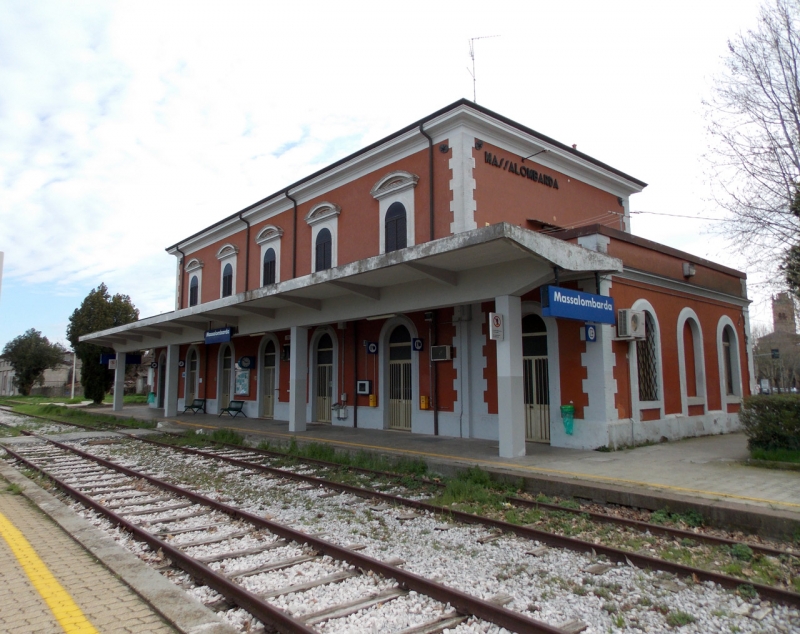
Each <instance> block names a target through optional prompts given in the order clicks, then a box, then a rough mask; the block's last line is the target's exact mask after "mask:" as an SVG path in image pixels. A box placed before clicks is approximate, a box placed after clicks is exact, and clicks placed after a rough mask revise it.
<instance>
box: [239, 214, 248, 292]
mask: <svg viewBox="0 0 800 634" xmlns="http://www.w3.org/2000/svg"><path fill="white" fill-rule="evenodd" d="M243 213H244V212H242V213H240V214H239V220H241V221H242V222H243V223H245V224H246V225H247V243H246V246H245V248H244V290H245V293H246V292H247V291H249V290H250V222H249V221H248V220H245V219H244V218H243V217H242V214H243Z"/></svg>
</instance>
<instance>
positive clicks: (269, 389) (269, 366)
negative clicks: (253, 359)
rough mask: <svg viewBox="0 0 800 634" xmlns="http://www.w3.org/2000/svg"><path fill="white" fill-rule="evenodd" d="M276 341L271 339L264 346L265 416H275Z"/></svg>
mask: <svg viewBox="0 0 800 634" xmlns="http://www.w3.org/2000/svg"><path fill="white" fill-rule="evenodd" d="M275 354H276V353H275V342H274V341H272V340H271V339H270V340H269V341H267V345H266V346H264V359H263V362H264V366H263V370H262V381H261V385H262V392H261V394H262V399H261V402H262V407H261V415H262V416H263V417H264V418H273V417H274V416H275Z"/></svg>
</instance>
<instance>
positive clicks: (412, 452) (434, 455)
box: [167, 419, 800, 508]
mask: <svg viewBox="0 0 800 634" xmlns="http://www.w3.org/2000/svg"><path fill="white" fill-rule="evenodd" d="M167 422H170V423H175V424H177V425H190V426H192V427H202V428H211V429H213V428H214V427H213V426H208V425H201V424H199V423H190V422H187V421H182V420H181V421H178V420H169V419H167ZM228 429H232V430H233V431H241V432H244V433H247V434H261V435H263V436H278V437H281V438H297V436H296V435H295V434H284V433H283V432H278V431H261V430H257V429H243V428H241V427H228ZM303 440H314V441H318V442H324V443H330V444H334V445H345V446H348V447H357V448H360V449H375V450H378V451H388V452H390V453H404V454H410V455H414V456H427V457H429V458H444V459H447V460H460V461H461V462H474V463H480V464H482V465H485V466H491V467H508V468H509V469H522V470H525V471H531V472H533V473H547V474H555V475H561V476H569V477H573V478H584V479H590V480H592V479H593V480H603V481H606V482H611V483H620V482H621V483H624V484H630V485H633V486H640V487H641V486H647V487H653V488H656V489H666V490H669V491H680V492H682V493H696V494H700V495H708V496H712V497H724V498H730V499H733V500H746V501H748V502H761V503H764V504H771V505H778V506H791V507H794V508H800V504H797V503H795V502H781V501H778V500H766V499H764V498H754V497H748V496H745V495H736V494H734V493H721V492H719V491H704V490H703V489H690V488H687V487H680V486H674V485H671V484H656V483H653V482H641V481H639V480H627V479H625V478H613V477H611V476H603V475H595V474H592V473H581V472H579V471H562V470H560V469H548V468H547V467H533V466H529V465H521V464H515V463H513V462H494V461H492V460H478V459H473V458H467V457H465V456H451V455H449V454H440V453H431V452H427V451H416V450H414V449H398V448H395V447H391V448H390V447H383V446H381V445H367V444H364V443H354V442H347V441H344V440H328V439H327V438H317V437H313V436H312V437H308V438H303Z"/></svg>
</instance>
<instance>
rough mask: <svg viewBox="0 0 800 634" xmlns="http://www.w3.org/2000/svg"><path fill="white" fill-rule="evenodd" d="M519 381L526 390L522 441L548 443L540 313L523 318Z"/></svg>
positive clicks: (547, 383)
mask: <svg viewBox="0 0 800 634" xmlns="http://www.w3.org/2000/svg"><path fill="white" fill-rule="evenodd" d="M522 380H523V386H524V391H525V440H527V441H531V442H543V443H549V442H550V377H549V374H548V370H547V327H546V326H545V323H544V320H543V319H542V318H541V317H539V315H528V316H526V317H524V318H523V319H522Z"/></svg>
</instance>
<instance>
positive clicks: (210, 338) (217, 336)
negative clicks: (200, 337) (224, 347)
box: [205, 326, 233, 344]
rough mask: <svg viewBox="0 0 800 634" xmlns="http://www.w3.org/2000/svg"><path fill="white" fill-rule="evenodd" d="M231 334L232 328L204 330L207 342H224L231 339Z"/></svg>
mask: <svg viewBox="0 0 800 634" xmlns="http://www.w3.org/2000/svg"><path fill="white" fill-rule="evenodd" d="M232 336H233V328H231V327H230V326H228V327H227V328H215V329H214V330H206V337H205V341H206V343H207V344H209V343H225V342H227V341H230V340H231V337H232Z"/></svg>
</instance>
